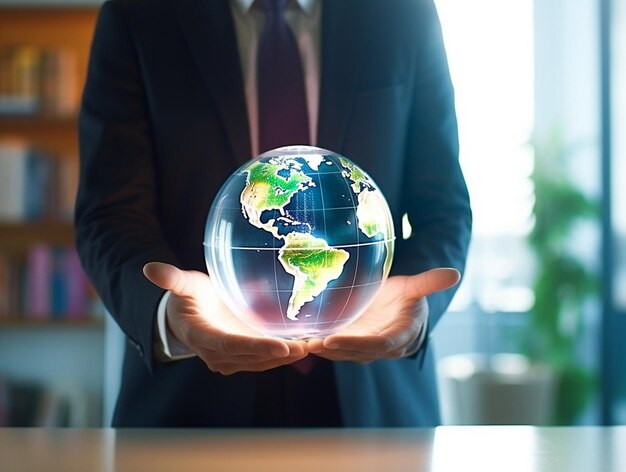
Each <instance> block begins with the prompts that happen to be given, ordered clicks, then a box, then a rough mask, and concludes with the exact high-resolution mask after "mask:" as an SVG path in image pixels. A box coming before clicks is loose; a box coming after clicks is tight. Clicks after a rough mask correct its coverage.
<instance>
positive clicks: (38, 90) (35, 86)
mask: <svg viewBox="0 0 626 472" xmlns="http://www.w3.org/2000/svg"><path fill="white" fill-rule="evenodd" d="M78 88H79V86H78V77H77V61H76V54H75V53H74V52H73V51H72V50H69V49H65V48H52V47H39V46H34V45H29V44H16V45H9V46H5V47H2V48H0V115H11V116H13V115H39V114H41V115H51V116H69V115H72V114H74V113H75V112H76V108H77V104H78V97H79V90H78Z"/></svg>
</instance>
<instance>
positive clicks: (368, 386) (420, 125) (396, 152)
mask: <svg viewBox="0 0 626 472" xmlns="http://www.w3.org/2000/svg"><path fill="white" fill-rule="evenodd" d="M317 145H319V146H320V147H323V148H326V149H330V150H333V151H336V152H339V153H342V154H344V155H346V156H347V157H349V158H351V159H352V160H354V161H356V162H357V163H359V164H360V165H361V166H362V167H363V168H364V169H365V170H366V171H367V172H368V173H369V174H370V175H371V176H372V177H373V178H374V180H375V181H376V182H377V183H378V185H379V186H380V187H381V189H382V191H383V193H384V194H385V196H386V198H387V200H388V202H389V205H390V207H391V210H392V213H393V218H394V221H395V223H396V234H397V235H401V234H402V231H401V229H400V221H401V218H402V215H403V214H405V213H406V214H408V216H409V219H410V222H411V224H412V227H413V232H412V236H411V237H410V238H408V239H406V240H405V239H402V238H401V237H399V238H398V239H397V241H396V252H395V260H394V264H393V267H392V274H409V273H418V272H421V271H424V270H426V269H429V268H433V267H438V266H448V267H456V268H458V269H459V270H461V271H462V270H463V265H464V260H465V255H466V250H467V245H468V240H469V233H470V226H471V213H470V208H469V199H468V195H467V189H466V186H465V182H464V179H463V176H462V174H461V170H460V167H459V163H458V141H457V127H456V118H455V112H454V97H453V89H452V85H451V82H450V77H449V72H448V67H447V62H446V57H445V52H444V48H443V44H442V38H441V31H440V26H439V22H438V19H437V15H436V11H435V8H434V5H433V2H432V1H431V0H389V1H384V2H383V1H380V0H334V1H324V3H323V7H322V33H321V92H320V109H319V123H318V143H317ZM250 154H251V151H250V142H249V130H248V124H247V115H246V103H245V97H244V93H243V86H242V78H241V70H240V64H239V59H238V56H237V45H236V38H235V35H234V31H233V26H232V21H231V17H230V10H229V6H228V2H227V0H176V1H172V0H151V1H148V0H119V1H118V0H113V1H110V2H107V3H105V4H104V5H103V7H102V10H101V14H100V17H99V20H98V25H97V29H96V32H95V37H94V41H93V47H92V52H91V61H90V65H89V72H88V79H87V83H86V86H85V91H84V97H83V102H82V109H81V113H80V156H81V170H80V179H81V180H80V189H79V193H78V199H77V208H76V238H77V246H78V249H79V252H80V256H81V260H82V262H83V265H84V267H85V269H86V271H87V273H88V275H89V276H90V278H91V280H92V281H93V283H94V285H95V287H96V288H97V290H98V292H99V294H100V296H101V297H102V299H103V301H104V303H105V305H106V307H107V308H108V310H109V311H110V312H111V314H112V315H113V316H114V317H115V319H116V320H117V321H118V323H119V325H120V326H121V327H122V329H123V331H124V332H125V334H126V336H127V339H128V342H129V345H128V349H127V352H126V356H125V362H124V368H123V379H122V387H121V391H120V395H119V399H118V405H117V413H116V419H115V424H116V425H118V426H248V425H250V421H251V415H252V410H253V403H254V395H255V392H254V385H255V376H256V375H263V374H252V373H241V374H235V375H232V376H221V375H219V374H214V373H211V372H210V371H208V369H207V368H206V366H204V365H203V363H202V362H201V361H199V360H198V359H190V360H185V361H180V362H175V363H169V364H162V363H159V362H156V361H155V360H154V355H153V342H154V338H155V336H154V333H155V331H154V324H155V313H156V309H157V305H158V302H159V300H160V298H161V296H162V295H163V291H162V290H160V289H159V288H157V287H155V286H154V285H152V284H151V283H150V282H148V281H147V280H146V279H145V278H144V276H143V275H142V267H143V265H144V264H145V263H146V262H149V261H165V262H169V263H172V264H175V265H177V266H179V267H181V268H185V269H196V270H202V271H204V270H206V268H205V263H204V257H203V247H202V238H203V233H204V224H205V218H206V216H207V213H208V210H209V207H210V205H211V201H212V199H213V197H214V195H215V194H216V192H217V191H218V189H219V188H220V186H221V184H222V183H223V182H224V180H225V178H226V177H227V176H228V175H229V174H230V173H231V172H232V171H233V170H235V169H236V168H237V167H238V166H239V165H240V164H242V163H243V162H245V161H246V160H247V159H249V158H250V157H252V156H251V155H250ZM451 295H452V291H448V292H446V293H442V294H437V295H433V296H431V297H429V304H430V321H429V329H432V328H433V327H434V326H435V324H436V322H437V320H438V319H439V317H440V316H441V314H442V313H443V312H444V311H445V309H446V307H447V305H448V303H449V300H450V298H451ZM335 374H336V379H337V390H338V397H339V402H340V406H341V414H342V417H343V421H344V424H345V425H347V426H401V425H406V426H420V425H422V426H425V425H433V424H437V422H438V420H439V418H438V407H437V398H436V389H435V384H434V373H433V366H432V359H431V356H430V353H428V352H427V355H426V360H425V363H424V364H423V366H421V365H420V363H419V362H417V361H415V360H414V359H402V360H381V361H377V362H374V363H371V364H369V365H366V366H363V365H359V364H354V363H350V362H341V363H336V364H335ZM319 388H324V386H319Z"/></svg>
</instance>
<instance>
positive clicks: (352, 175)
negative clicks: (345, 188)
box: [339, 156, 372, 194]
mask: <svg viewBox="0 0 626 472" xmlns="http://www.w3.org/2000/svg"><path fill="white" fill-rule="evenodd" d="M339 161H340V162H341V165H342V166H343V167H344V168H345V169H346V170H347V171H348V178H349V179H350V180H351V181H352V185H351V186H350V187H352V190H353V191H354V193H356V194H358V193H359V192H360V191H361V184H364V185H365V186H366V187H370V186H371V185H372V183H371V181H370V179H368V178H367V176H366V175H365V174H364V173H363V171H362V170H361V169H359V168H358V167H357V166H355V165H354V164H352V163H351V162H349V161H347V160H345V159H344V158H343V157H341V156H340V157H339Z"/></svg>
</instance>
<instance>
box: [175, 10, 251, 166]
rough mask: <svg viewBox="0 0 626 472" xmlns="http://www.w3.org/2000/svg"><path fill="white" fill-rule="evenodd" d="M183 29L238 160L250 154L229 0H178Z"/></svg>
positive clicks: (246, 158)
mask: <svg viewBox="0 0 626 472" xmlns="http://www.w3.org/2000/svg"><path fill="white" fill-rule="evenodd" d="M175 3H176V7H177V11H178V17H179V20H180V23H181V25H182V29H183V31H184V34H185V36H186V39H187V42H188V43H189V46H190V48H191V50H192V52H193V55H194V58H195V60H196V62H197V63H198V67H199V69H200V71H201V73H202V76H203V78H204V80H205V81H206V83H207V86H208V88H209V91H210V93H211V96H212V97H213V100H214V102H215V103H216V105H217V108H218V111H219V114H220V117H221V121H222V124H223V126H224V131H225V133H226V135H227V137H228V141H229V144H230V148H231V151H232V153H233V155H234V156H235V158H236V159H237V162H238V163H244V162H245V161H247V160H248V159H249V158H250V157H251V153H252V151H251V146H250V132H249V127H248V119H247V116H248V115H247V111H246V101H245V95H244V88H243V82H242V77H241V74H242V73H241V65H240V62H239V51H238V49H237V40H236V37H235V31H234V28H233V22H232V18H231V12H230V7H229V5H228V1H227V0H177V1H176V2H175Z"/></svg>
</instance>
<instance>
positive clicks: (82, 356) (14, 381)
mask: <svg viewBox="0 0 626 472" xmlns="http://www.w3.org/2000/svg"><path fill="white" fill-rule="evenodd" d="M100 3H101V2H99V1H78V0H77V1H65V2H53V1H43V0H42V1H23V0H21V1H19V2H18V1H5V0H0V426H2V425H3V421H4V424H6V425H11V423H19V425H22V426H24V425H29V424H30V423H32V422H33V421H34V422H36V423H37V422H38V424H41V423H44V424H45V425H48V426H54V425H58V426H97V425H98V423H99V422H100V420H101V390H102V370H103V367H102V363H103V361H102V358H103V353H102V346H103V342H102V337H103V332H104V321H103V318H102V308H101V306H100V303H99V301H98V299H97V297H96V295H95V293H94V291H93V288H92V287H91V286H90V284H89V283H88V281H87V279H86V277H85V275H84V273H83V272H82V268H81V266H80V262H79V260H78V256H77V254H76V251H75V249H74V244H73V243H74V229H73V224H72V215H73V206H74V199H75V194H76V189H77V186H78V139H77V113H78V106H79V101H80V95H81V93H82V87H83V84H84V80H85V76H86V70H87V62H88V57H89V48H90V45H91V38H92V35H93V29H94V26H95V21H96V18H97V14H98V7H99V4H100ZM52 359H56V361H55V362H52V361H51V360H52ZM46 361H49V362H51V363H50V365H49V366H47V368H44V367H43V366H45V365H47V364H46ZM86 364H88V365H89V369H91V370H93V371H94V373H93V374H91V373H85V374H81V372H87V367H86ZM59 379H63V384H64V385H71V386H72V388H71V392H69V390H68V389H65V388H61V387H60V384H59ZM3 385H4V388H3ZM25 385H26V386H28V389H30V390H29V391H31V392H37V394H36V395H35V394H34V393H33V395H31V397H32V399H39V401H41V402H44V401H45V402H46V404H47V406H46V408H45V409H46V414H45V415H44V416H45V418H44V419H42V418H43V417H41V416H39V417H36V418H35V417H33V418H34V419H33V418H31V417H28V418H26V417H19V415H18V414H17V413H16V412H15V411H14V410H15V409H16V408H22V409H24V408H25V411H35V410H37V409H38V408H39V406H41V405H30V406H26V407H25V406H24V405H23V404H20V403H19V399H18V397H15V396H14V400H15V401H16V402H18V403H16V404H15V405H16V406H15V408H13V409H12V407H11V401H10V398H9V400H7V396H8V397H10V396H11V394H10V393H11V392H12V391H21V390H20V389H22V390H23V389H24V388H26V387H24V386H25ZM16 386H17V387H16ZM59 392H61V393H59ZM61 394H62V395H61ZM59 395H61V397H59ZM51 397H54V401H51V400H50V398H51ZM76 399H80V400H76ZM33 401H35V400H33ZM79 403H80V405H78V404H79ZM7 405H8V406H7ZM51 405H52V406H55V405H56V407H57V408H58V409H59V411H51V410H50V408H52V406H51ZM86 405H88V407H87V406H86ZM78 410H80V411H78ZM18 413H19V412H18ZM15 415H17V416H15ZM11 418H13V420H11ZM16 418H17V419H16ZM37 418H39V419H37ZM29 422H30V423H29ZM33 425H35V424H33Z"/></svg>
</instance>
